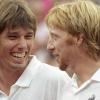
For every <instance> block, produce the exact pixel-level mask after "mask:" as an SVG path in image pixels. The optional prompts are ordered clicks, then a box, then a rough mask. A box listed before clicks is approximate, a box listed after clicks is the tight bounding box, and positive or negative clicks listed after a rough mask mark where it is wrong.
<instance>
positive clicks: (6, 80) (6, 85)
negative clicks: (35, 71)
mask: <svg viewBox="0 0 100 100" xmlns="http://www.w3.org/2000/svg"><path fill="white" fill-rule="evenodd" d="M23 70H24V69H23ZM23 70H15V71H14V70H11V69H7V68H4V67H0V90H1V91H3V92H4V93H6V94H7V95H9V92H10V87H11V86H12V85H13V84H14V83H15V82H16V81H17V80H18V78H19V77H20V75H21V74H22V72H23Z"/></svg>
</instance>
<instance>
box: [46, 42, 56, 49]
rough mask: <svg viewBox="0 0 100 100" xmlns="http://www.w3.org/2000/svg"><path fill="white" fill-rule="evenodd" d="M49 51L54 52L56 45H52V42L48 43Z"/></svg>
mask: <svg viewBox="0 0 100 100" xmlns="http://www.w3.org/2000/svg"><path fill="white" fill-rule="evenodd" d="M47 49H48V50H50V51H52V50H53V49H54V44H53V43H52V41H48V43H47Z"/></svg>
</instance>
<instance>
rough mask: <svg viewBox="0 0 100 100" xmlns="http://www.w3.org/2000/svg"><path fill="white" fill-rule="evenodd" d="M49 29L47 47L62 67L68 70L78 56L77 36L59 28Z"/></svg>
mask: <svg viewBox="0 0 100 100" xmlns="http://www.w3.org/2000/svg"><path fill="white" fill-rule="evenodd" d="M49 31H50V34H49V40H48V44H47V49H48V50H50V51H51V52H52V54H53V55H54V56H55V58H56V60H57V62H58V63H59V67H60V69H62V70H66V69H67V68H68V67H71V66H73V64H74V62H75V60H76V57H77V56H76V50H77V47H75V43H74V40H75V37H73V36H72V35H70V34H68V32H65V31H62V30H60V29H58V28H50V29H49ZM68 69H69V68H68Z"/></svg>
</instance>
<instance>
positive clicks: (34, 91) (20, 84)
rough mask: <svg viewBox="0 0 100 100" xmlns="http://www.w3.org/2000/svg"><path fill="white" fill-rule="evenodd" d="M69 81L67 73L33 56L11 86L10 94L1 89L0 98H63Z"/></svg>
mask: <svg viewBox="0 0 100 100" xmlns="http://www.w3.org/2000/svg"><path fill="white" fill-rule="evenodd" d="M69 83H70V78H69V76H67V74H66V73H64V72H62V71H60V70H59V69H58V68H56V67H52V66H50V65H47V64H44V63H41V62H40V61H38V60H37V59H36V57H33V59H32V60H31V62H30V63H29V65H28V66H27V68H26V70H25V71H24V72H23V74H22V75H21V76H20V78H19V79H18V81H17V82H16V83H15V84H14V85H13V86H12V87H11V89H10V94H9V96H7V95H6V94H5V93H3V92H2V91H0V100H61V97H62V95H63V91H64V90H63V89H65V85H67V84H69Z"/></svg>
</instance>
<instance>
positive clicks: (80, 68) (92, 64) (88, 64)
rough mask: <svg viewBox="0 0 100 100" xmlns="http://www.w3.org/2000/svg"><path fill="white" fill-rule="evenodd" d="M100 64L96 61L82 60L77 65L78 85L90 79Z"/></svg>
mask: <svg viewBox="0 0 100 100" xmlns="http://www.w3.org/2000/svg"><path fill="white" fill-rule="evenodd" d="M99 64H100V63H99ZM99 64H97V62H96V61H93V60H91V61H90V60H87V61H84V62H83V63H82V62H80V64H78V65H77V67H75V73H76V75H77V83H78V86H80V85H82V84H83V83H84V82H85V81H87V80H89V79H90V78H91V77H92V76H93V74H94V73H95V72H96V71H97V70H98V69H99V68H100V65H99Z"/></svg>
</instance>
